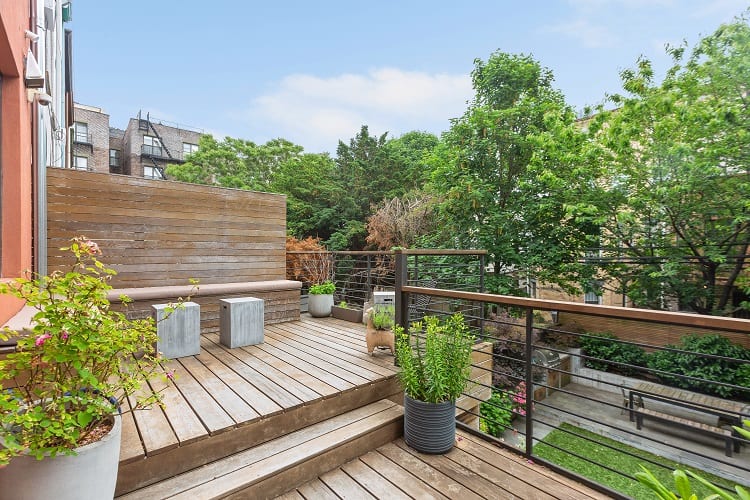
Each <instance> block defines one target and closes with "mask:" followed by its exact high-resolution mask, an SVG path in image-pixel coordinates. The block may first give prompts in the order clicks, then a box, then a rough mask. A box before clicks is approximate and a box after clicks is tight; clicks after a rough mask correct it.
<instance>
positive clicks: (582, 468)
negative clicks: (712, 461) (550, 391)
mask: <svg viewBox="0 0 750 500" xmlns="http://www.w3.org/2000/svg"><path fill="white" fill-rule="evenodd" d="M560 427H561V428H563V429H565V430H567V431H570V432H575V433H576V434H580V435H582V436H586V437H587V438H589V439H594V440H596V441H597V442H598V443H602V444H606V445H609V446H613V447H615V448H616V450H613V449H610V448H607V447H606V446H600V445H599V444H596V443H592V442H590V441H587V440H586V439H583V438H581V437H578V436H574V435H572V434H568V433H567V432H563V431H561V430H554V431H552V432H551V433H549V434H548V435H547V437H545V438H544V439H543V440H542V442H540V443H538V444H537V445H536V446H534V454H535V455H538V456H539V457H541V458H544V459H546V460H549V461H550V462H553V463H555V464H558V465H560V466H562V467H565V468H566V469H569V470H572V471H574V472H577V473H578V474H580V475H582V476H585V477H588V478H589V479H593V480H594V481H596V482H598V483H601V484H603V485H606V486H608V487H610V488H612V489H613V490H616V491H620V492H622V493H624V494H626V495H629V496H631V497H633V498H638V499H641V498H642V499H649V500H650V499H653V498H655V496H654V493H653V492H652V491H651V490H649V489H648V488H646V487H645V486H643V485H642V484H641V483H639V482H638V481H637V480H635V479H631V478H630V477H626V476H624V475H622V474H627V475H629V476H632V475H633V474H634V473H636V472H640V470H641V469H640V467H639V464H643V465H644V466H646V467H647V468H648V469H649V470H650V471H651V472H652V473H653V474H654V475H655V476H656V477H657V478H658V479H659V480H660V481H661V482H662V484H664V485H665V486H667V487H668V488H670V489H674V480H673V479H672V471H673V470H674V469H677V468H680V469H686V470H692V471H693V472H696V473H697V474H698V475H700V476H702V477H703V478H705V479H707V480H709V481H711V482H712V483H714V484H716V485H723V486H725V487H728V488H730V490H731V491H732V492H734V485H733V484H732V483H731V482H729V481H727V480H725V479H722V478H720V477H717V476H714V475H712V474H708V473H706V472H703V471H701V470H699V469H695V468H693V467H687V466H684V465H682V464H680V463H678V462H674V461H672V460H667V459H666V458H663V457H660V456H658V455H654V454H652V453H648V452H646V451H643V450H640V449H638V448H633V447H632V446H628V445H626V444H622V443H620V442H618V441H614V440H612V439H609V438H606V437H604V436H600V435H599V434H595V433H593V432H589V431H587V430H584V429H581V428H579V427H575V426H573V425H569V424H562V425H561V426H560ZM544 443H550V444H553V445H555V446H559V447H560V448H562V449H563V450H570V451H571V452H572V453H576V454H578V455H581V456H584V457H587V458H589V459H590V460H592V461H594V462H598V463H602V464H606V465H607V466H608V467H610V468H612V469H614V470H616V471H619V472H621V473H622V474H618V473H616V472H612V471H609V470H607V469H604V468H602V467H599V466H598V465H595V464H592V463H590V462H587V461H585V460H583V459H580V458H576V457H574V456H571V455H568V454H567V453H565V452H563V451H560V450H557V449H555V448H553V447H551V446H547V445H545V444H544ZM619 450H624V451H626V452H629V453H633V454H635V455H638V456H639V457H643V458H647V459H650V460H654V461H657V462H658V463H661V464H664V465H666V466H667V467H669V469H666V468H664V467H658V466H656V465H651V464H649V463H648V462H646V461H645V460H640V459H638V458H636V457H632V456H630V455H627V454H625V453H622V452H621V451H619ZM691 484H692V485H693V491H694V493H696V494H697V495H698V498H704V497H705V496H707V495H709V494H711V493H712V492H711V491H709V490H708V489H707V488H705V487H704V486H703V485H701V484H700V483H698V482H697V481H695V480H692V481H691Z"/></svg>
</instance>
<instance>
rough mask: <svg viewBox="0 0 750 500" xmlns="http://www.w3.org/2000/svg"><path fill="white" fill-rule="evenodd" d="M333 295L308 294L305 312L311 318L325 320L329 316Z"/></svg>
mask: <svg viewBox="0 0 750 500" xmlns="http://www.w3.org/2000/svg"><path fill="white" fill-rule="evenodd" d="M332 307H333V294H332V293H331V294H316V295H314V294H310V296H309V297H308V298H307V312H309V313H310V315H311V316H312V317H313V318H326V317H328V316H330V315H331V308H332Z"/></svg>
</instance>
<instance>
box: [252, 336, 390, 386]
mask: <svg viewBox="0 0 750 500" xmlns="http://www.w3.org/2000/svg"><path fill="white" fill-rule="evenodd" d="M266 339H268V341H271V342H273V343H272V345H275V346H277V347H280V348H281V349H285V350H286V349H287V348H289V349H292V350H295V351H298V352H300V353H306V354H309V355H310V356H312V357H314V358H317V359H318V360H320V361H321V362H322V364H320V365H318V366H321V367H323V366H327V367H329V368H328V371H331V372H332V373H334V374H339V375H340V376H341V377H342V378H343V377H346V378H347V380H349V381H350V382H352V383H354V384H365V383H367V382H366V381H372V380H377V379H378V378H379V377H380V375H379V374H378V373H376V372H374V371H371V370H368V369H367V368H366V367H365V366H363V363H362V361H363V360H360V359H356V358H355V359H353V360H352V359H350V358H347V357H346V356H345V355H344V354H343V353H340V352H339V353H336V354H331V353H330V352H326V349H325V347H324V346H320V345H317V346H315V347H311V346H309V345H307V344H306V343H304V342H299V341H298V340H295V339H290V338H287V337H283V336H277V335H276V334H275V333H274V332H273V331H270V332H269V333H268V334H267V335H266ZM316 364H317V363H316ZM339 372H341V373H339ZM352 375H353V376H354V377H352ZM349 377H352V378H349ZM355 377H361V378H355Z"/></svg>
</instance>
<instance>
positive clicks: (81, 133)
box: [73, 122, 91, 143]
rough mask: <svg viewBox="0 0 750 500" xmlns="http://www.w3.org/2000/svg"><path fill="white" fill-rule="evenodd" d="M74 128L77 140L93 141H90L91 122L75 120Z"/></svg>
mask: <svg viewBox="0 0 750 500" xmlns="http://www.w3.org/2000/svg"><path fill="white" fill-rule="evenodd" d="M73 129H74V131H75V142H85V143H90V142H91V141H89V124H88V123H84V122H74V123H73Z"/></svg>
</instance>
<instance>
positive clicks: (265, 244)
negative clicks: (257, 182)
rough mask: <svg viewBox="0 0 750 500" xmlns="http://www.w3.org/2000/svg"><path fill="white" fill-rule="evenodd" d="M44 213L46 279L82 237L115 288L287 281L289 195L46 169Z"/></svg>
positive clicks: (63, 265) (66, 262)
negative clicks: (98, 254) (97, 251)
mask: <svg viewBox="0 0 750 500" xmlns="http://www.w3.org/2000/svg"><path fill="white" fill-rule="evenodd" d="M47 206H48V210H47V218H48V221H47V223H48V233H47V242H48V252H47V254H48V272H52V271H54V270H56V269H65V268H66V265H69V264H70V262H72V259H70V258H69V257H68V256H67V254H66V253H65V252H61V251H60V248H61V247H63V246H66V245H67V244H68V243H69V240H70V238H72V237H74V236H76V235H85V236H86V237H88V238H90V239H92V240H94V241H96V242H97V243H98V244H99V246H100V247H101V249H102V251H103V256H102V262H104V263H105V264H107V265H108V266H110V267H112V268H114V269H115V270H116V271H117V272H118V274H117V276H115V277H114V278H113V280H112V286H113V287H114V288H125V287H148V286H169V285H187V284H189V283H188V282H189V279H190V278H196V279H198V280H200V283H204V284H213V283H237V282H245V281H265V280H277V279H279V280H282V279H285V271H286V261H285V236H286V197H285V196H284V195H277V194H269V193H257V192H251V191H242V190H238V189H224V188H216V187H209V186H200V185H196V184H187V183H182V182H172V181H157V180H150V179H142V178H138V177H131V176H124V175H113V174H105V173H96V172H86V171H77V170H73V169H60V168H48V169H47Z"/></svg>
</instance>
